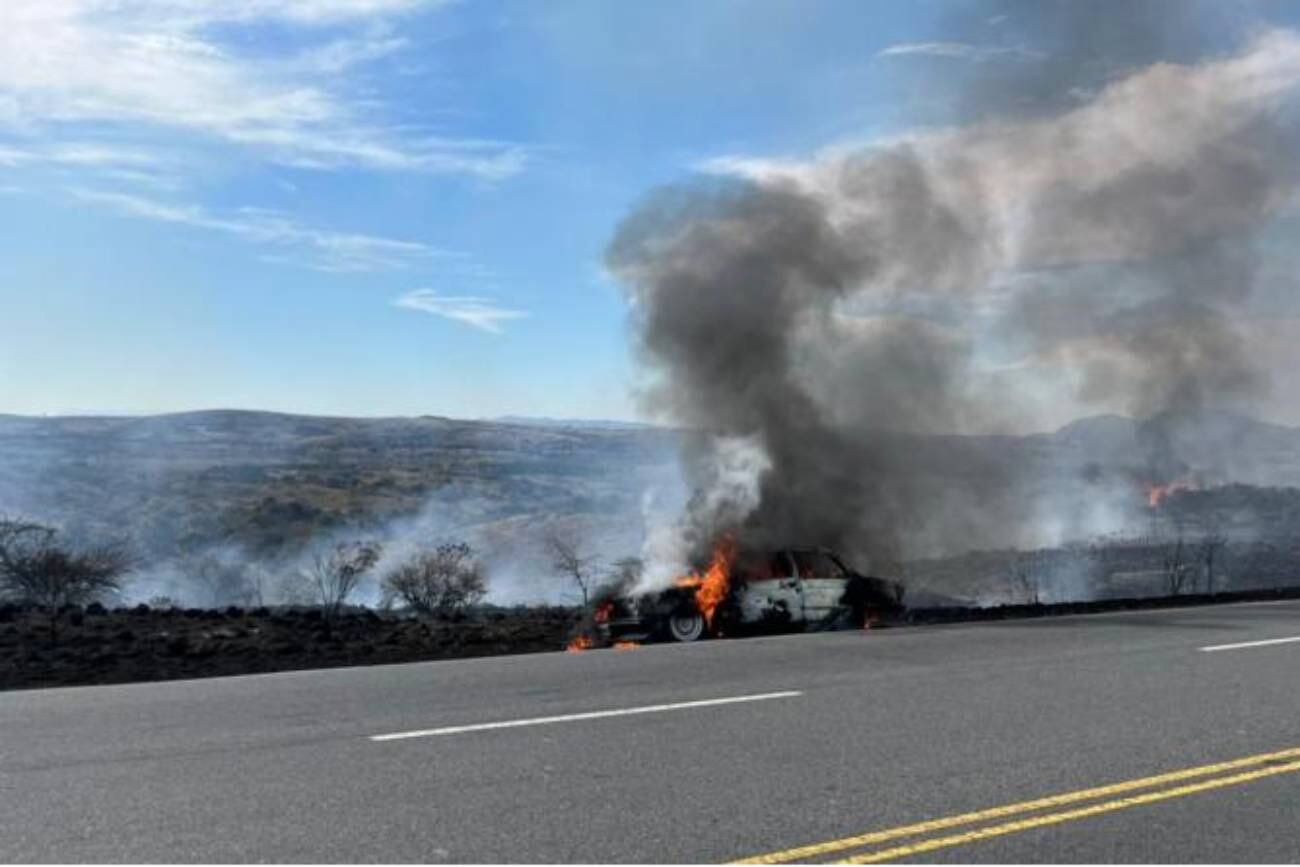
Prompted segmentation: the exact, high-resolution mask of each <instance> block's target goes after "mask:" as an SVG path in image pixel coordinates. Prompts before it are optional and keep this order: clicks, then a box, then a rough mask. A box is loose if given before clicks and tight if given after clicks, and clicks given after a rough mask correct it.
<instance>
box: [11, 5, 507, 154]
mask: <svg viewBox="0 0 1300 867" xmlns="http://www.w3.org/2000/svg"><path fill="white" fill-rule="evenodd" d="M437 5H441V4H440V2H438V0H242V2H238V3H235V2H211V0H4V2H3V3H0V127H3V126H8V127H11V128H16V129H19V130H22V131H23V132H24V133H25V134H28V135H32V134H36V135H55V136H57V135H59V134H60V133H61V132H62V131H63V130H64V129H65V128H66V127H76V126H78V125H81V126H86V125H89V126H92V127H95V128H104V127H109V128H112V129H114V130H117V131H119V132H120V131H123V130H126V131H130V132H132V133H134V134H137V135H147V134H148V132H149V131H150V130H157V131H164V132H165V131H170V132H177V131H179V132H183V133H186V134H188V135H191V136H195V137H198V138H199V140H201V141H216V142H223V143H226V144H230V145H235V146H239V147H242V148H245V149H249V150H252V151H256V152H258V153H261V154H263V155H264V156H265V157H266V158H267V159H268V160H271V161H274V162H279V163H286V164H291V165H295V166H303V167H311V168H317V169H334V168H342V167H349V166H353V167H363V168H368V169H379V170H400V171H419V172H429V173H449V174H462V175H471V176H475V177H480V178H485V179H489V180H495V179H500V178H503V177H507V176H509V175H511V174H514V173H516V172H518V171H520V170H521V169H522V168H523V167H524V165H525V164H526V162H527V159H528V156H529V151H528V149H527V148H525V147H524V146H522V145H520V144H517V143H511V142H498V141H490V140H476V139H472V138H468V139H466V138H457V137H445V136H444V137H435V136H429V135H424V134H421V133H419V132H418V131H413V130H412V129H411V128H409V127H407V126H397V125H394V124H392V123H388V122H386V121H385V118H384V110H383V105H382V103H381V102H378V101H376V100H375V98H374V97H373V95H370V96H367V97H365V98H361V97H354V96H352V94H353V92H355V91H356V90H357V88H356V87H353V86H351V85H352V83H351V82H350V81H349V79H348V75H347V73H348V72H349V70H351V69H352V68H353V67H356V66H359V65H362V64H367V63H372V62H374V61H376V60H378V59H380V58H383V57H387V56H389V55H392V54H394V53H397V52H400V51H402V50H404V49H405V48H407V47H408V46H407V43H406V41H405V40H404V39H402V38H400V37H397V36H394V35H393V33H392V32H390V30H389V29H388V26H387V24H386V22H387V20H388V18H390V17H391V16H394V15H397V14H399V13H403V12H408V11H412V10H415V9H419V8H424V9H427V8H432V7H434V6H437ZM266 23H273V24H276V25H277V26H278V27H282V28H289V29H290V30H291V31H292V32H293V34H294V42H295V43H296V44H299V45H301V46H302V48H301V49H299V50H298V51H297V53H294V54H291V55H288V56H287V58H286V57H285V56H283V55H281V56H280V57H271V58H268V57H266V56H265V55H259V54H257V53H255V52H254V51H253V50H252V49H251V48H250V45H255V44H256V41H255V40H247V39H235V38H231V35H230V34H231V32H232V28H234V32H236V33H238V32H239V30H238V29H239V28H243V27H251V26H254V25H258V24H266Z"/></svg>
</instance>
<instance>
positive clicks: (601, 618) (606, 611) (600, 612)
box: [591, 602, 614, 623]
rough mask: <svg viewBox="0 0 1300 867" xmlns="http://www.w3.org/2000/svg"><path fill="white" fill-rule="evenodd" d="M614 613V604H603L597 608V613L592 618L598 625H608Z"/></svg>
mask: <svg viewBox="0 0 1300 867" xmlns="http://www.w3.org/2000/svg"><path fill="white" fill-rule="evenodd" d="M613 612H614V603H613V602H602V603H600V604H599V605H597V606H596V612H595V613H594V614H593V615H592V616H591V619H592V620H594V621H596V622H597V623H608V622H609V615H610V614H612V613H613Z"/></svg>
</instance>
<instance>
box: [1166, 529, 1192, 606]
mask: <svg viewBox="0 0 1300 867" xmlns="http://www.w3.org/2000/svg"><path fill="white" fill-rule="evenodd" d="M1186 553H1187V545H1186V543H1185V542H1184V541H1183V534H1182V533H1179V534H1178V537H1177V538H1176V539H1175V540H1174V541H1173V542H1172V543H1170V544H1169V545H1167V546H1166V547H1165V552H1164V557H1163V559H1162V561H1161V571H1162V572H1164V575H1165V586H1166V587H1167V588H1168V589H1169V595H1170V596H1177V595H1178V594H1180V593H1182V592H1183V588H1184V587H1186V586H1187V579H1188V577H1189V576H1190V575H1191V571H1192V570H1191V568H1190V567H1189V566H1188V564H1187V563H1186V562H1184V560H1183V558H1184V556H1185V555H1186Z"/></svg>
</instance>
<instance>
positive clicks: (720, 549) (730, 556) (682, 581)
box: [676, 533, 736, 627]
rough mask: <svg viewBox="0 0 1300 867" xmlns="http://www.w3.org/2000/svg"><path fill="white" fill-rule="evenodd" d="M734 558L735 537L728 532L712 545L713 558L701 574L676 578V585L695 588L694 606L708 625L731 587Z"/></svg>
mask: <svg viewBox="0 0 1300 867" xmlns="http://www.w3.org/2000/svg"><path fill="white" fill-rule="evenodd" d="M735 559H736V539H735V537H734V536H733V535H731V534H730V533H728V534H726V535H724V536H723V537H722V538H721V539H719V540H718V542H717V544H716V545H714V546H713V559H712V560H711V561H710V563H709V568H708V569H706V570H704V573H703V574H698V573H696V574H692V575H686V576H684V577H682V578H678V579H677V582H676V586H678V587H680V588H682V589H694V590H695V606H696V607H697V608H699V610H700V613H701V614H702V615H704V622H705V623H707V624H708V625H709V626H710V627H711V626H712V625H713V616H714V614H716V613H717V610H718V606H719V605H721V604H722V602H723V600H725V599H726V598H727V593H728V592H729V591H730V589H731V564H732V563H733V562H734V561H735Z"/></svg>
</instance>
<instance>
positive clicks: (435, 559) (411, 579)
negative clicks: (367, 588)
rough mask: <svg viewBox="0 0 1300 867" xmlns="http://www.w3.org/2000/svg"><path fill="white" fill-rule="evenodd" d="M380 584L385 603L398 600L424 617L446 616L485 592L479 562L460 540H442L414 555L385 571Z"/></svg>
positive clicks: (481, 567) (481, 598)
mask: <svg viewBox="0 0 1300 867" xmlns="http://www.w3.org/2000/svg"><path fill="white" fill-rule="evenodd" d="M382 584H383V592H384V604H385V605H391V604H392V603H393V602H394V601H396V600H401V601H402V602H403V603H405V604H406V605H408V606H410V607H411V608H412V609H414V610H415V611H416V612H418V613H420V614H424V615H426V616H439V617H446V616H449V615H451V614H454V613H457V612H460V611H463V610H464V609H466V608H468V607H470V606H472V605H477V604H478V603H479V602H481V601H482V600H483V597H484V596H486V595H487V576H486V575H485V574H484V571H483V565H482V563H480V562H479V560H478V558H477V557H476V556H475V554H474V549H473V548H471V547H470V546H469V545H468V544H466V543H464V542H446V543H443V544H441V545H438V546H437V547H436V548H433V549H432V550H428V551H420V552H418V553H416V554H414V555H413V556H411V557H410V559H408V560H407V561H406V562H404V563H402V564H400V565H398V566H396V567H394V568H393V569H392V570H391V571H389V572H388V574H386V575H385V576H384V577H383V579H382Z"/></svg>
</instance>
